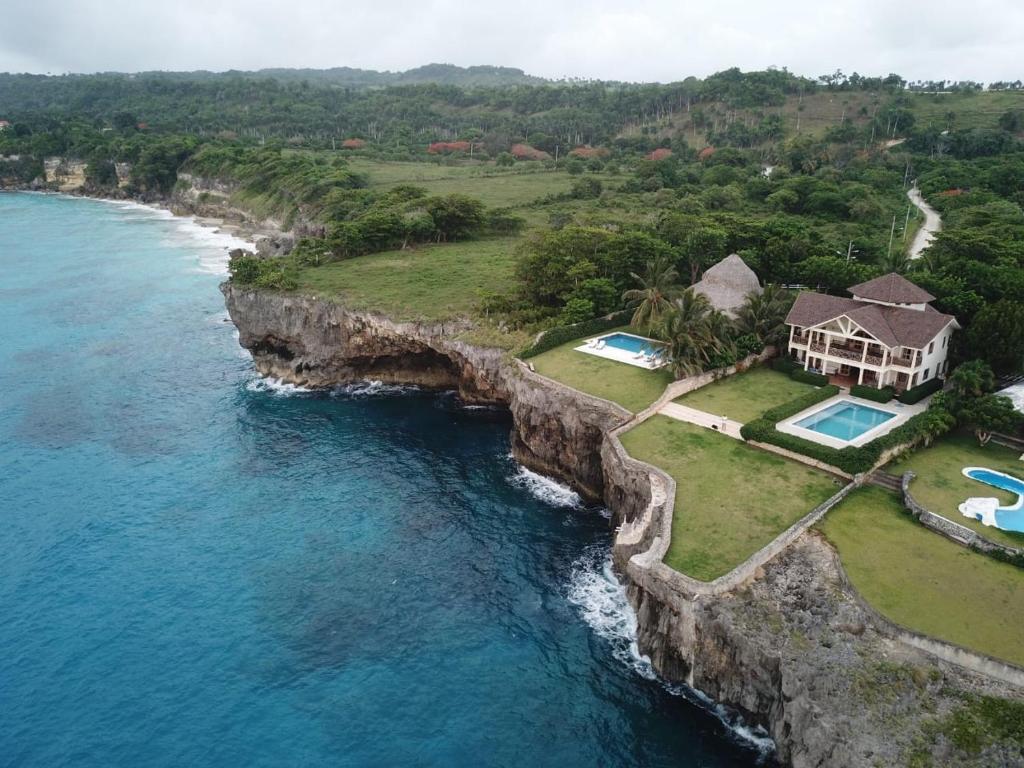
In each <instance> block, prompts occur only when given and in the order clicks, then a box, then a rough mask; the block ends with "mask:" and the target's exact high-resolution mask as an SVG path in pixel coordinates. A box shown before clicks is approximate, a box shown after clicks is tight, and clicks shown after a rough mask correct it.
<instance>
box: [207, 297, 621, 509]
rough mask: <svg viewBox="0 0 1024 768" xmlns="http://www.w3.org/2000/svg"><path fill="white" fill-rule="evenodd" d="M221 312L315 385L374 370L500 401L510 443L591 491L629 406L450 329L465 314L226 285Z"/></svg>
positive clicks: (285, 373)
mask: <svg viewBox="0 0 1024 768" xmlns="http://www.w3.org/2000/svg"><path fill="white" fill-rule="evenodd" d="M223 291H224V297H225V299H226V303H227V308H228V312H229V314H230V315H231V319H232V320H233V321H234V323H235V325H236V326H237V327H238V330H239V341H240V343H241V344H242V346H243V347H245V348H246V349H248V350H249V351H250V352H251V353H252V355H253V360H254V362H255V364H256V369H257V370H258V371H259V372H260V373H262V374H264V375H267V376H274V377H277V378H280V379H282V380H284V381H290V382H293V383H296V384H303V385H308V386H314V387H329V386H334V385H338V384H344V383H349V382H353V381H361V380H365V379H375V380H380V381H384V382H390V383H398V384H416V385H419V386H423V387H428V388H433V389H454V390H456V391H458V393H459V397H460V398H462V399H463V400H464V401H466V402H467V403H476V404H501V405H507V406H508V407H509V409H510V410H511V412H512V417H513V419H514V420H515V424H516V430H515V433H514V435H513V439H512V448H513V453H514V454H515V456H516V458H517V460H519V461H520V462H521V463H523V464H525V465H526V466H529V467H532V468H534V469H536V470H537V471H539V472H543V473H544V474H546V475H550V476H552V477H558V478H561V479H563V480H565V481H567V482H569V483H571V484H572V485H573V486H575V487H576V488H577V489H578V490H580V492H581V493H583V494H584V495H586V496H588V497H589V498H591V499H592V500H599V499H601V498H603V495H604V483H603V472H602V468H601V456H600V445H601V440H602V436H603V435H604V433H605V432H607V431H608V430H610V429H611V428H613V427H614V426H616V425H617V424H619V423H621V422H623V421H624V420H625V419H627V418H628V416H629V414H628V413H627V412H626V411H624V410H622V409H621V408H618V407H616V406H613V405H612V404H610V403H605V402H604V401H601V400H597V399H595V398H590V397H587V396H586V395H582V394H580V393H577V392H574V391H572V390H569V389H566V388H565V387H562V386H559V385H557V384H555V383H554V382H550V381H548V380H547V379H544V378H543V377H541V376H538V375H536V374H533V373H531V372H530V371H529V370H527V369H526V368H525V367H523V366H521V365H519V364H517V363H516V362H515V361H514V360H512V359H511V358H510V357H509V356H508V355H507V354H505V353H503V352H501V351H500V350H495V349H482V348H480V347H475V346H473V345H470V344H466V343H464V342H462V341H459V340H458V339H457V336H458V334H459V333H460V332H462V331H465V330H467V328H468V326H467V325H465V324H464V323H459V322H453V323H396V322H393V321H391V320H389V319H387V318H384V317H380V316H378V315H374V314H371V313H366V312H352V311H349V310H347V309H345V308H344V307H342V306H341V305H339V304H337V303H333V302H329V301H324V300H320V299H315V298H310V297H301V296H292V295H274V294H269V293H266V292H258V291H253V290H247V289H240V288H236V287H234V286H232V285H231V284H229V283H225V284H224V286H223Z"/></svg>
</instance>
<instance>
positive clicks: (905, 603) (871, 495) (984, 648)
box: [820, 488, 1024, 664]
mask: <svg viewBox="0 0 1024 768" xmlns="http://www.w3.org/2000/svg"><path fill="white" fill-rule="evenodd" d="M820 527H821V530H822V531H823V532H824V534H825V535H826V536H827V537H828V539H829V541H831V542H832V543H833V544H834V545H835V547H836V549H838V550H839V554H840V556H841V557H842V561H843V567H844V568H845V569H846V573H847V574H848V575H849V577H850V581H851V582H852V583H853V585H854V587H856V588H857V590H858V591H859V592H860V593H861V595H862V596H863V597H864V598H865V599H866V600H867V601H868V602H869V603H871V605H872V606H874V608H875V609H877V610H878V611H879V612H881V613H882V614H883V615H885V616H886V617H888V618H889V619H891V620H892V621H895V622H896V623H898V624H901V625H903V626H904V627H907V628H908V629H913V630H916V631H918V632H923V633H926V634H929V635H934V636H935V637H938V638H941V639H943V640H948V641H950V642H953V643H958V644H959V645H964V646H967V647H968V648H973V649H974V650H977V651H981V652H982V653H987V654H990V655H992V656H998V657H999V658H1002V659H1006V660H1007V661H1011V662H1013V663H1015V664H1024V633H1022V632H1021V631H1020V617H1021V613H1022V612H1024V570H1022V569H1020V568H1017V567H1016V566H1012V565H1007V564H1006V563H1000V562H997V561H996V560H993V559H992V558H990V557H986V556H985V555H982V554H979V553H977V552H972V551H971V550H969V549H966V548H964V547H961V546H959V545H958V544H954V543H953V542H951V541H949V540H948V539H945V538H943V537H942V536H939V535H937V534H935V533H933V532H932V531H929V530H928V529H927V528H925V527H924V526H922V525H919V524H918V523H917V522H915V521H914V519H913V518H912V517H910V515H908V514H907V513H906V512H904V511H903V509H902V507H901V505H900V503H899V500H898V499H897V498H896V497H895V496H894V495H893V494H891V493H887V492H885V491H883V490H881V489H879V488H862V489H860V490H857V491H854V492H853V493H852V494H850V495H849V496H848V497H847V498H846V499H844V500H843V502H842V503H841V504H840V505H839V506H838V507H836V508H835V509H833V510H832V511H831V512H829V513H828V516H827V517H826V518H825V520H823V521H822V523H821V525H820Z"/></svg>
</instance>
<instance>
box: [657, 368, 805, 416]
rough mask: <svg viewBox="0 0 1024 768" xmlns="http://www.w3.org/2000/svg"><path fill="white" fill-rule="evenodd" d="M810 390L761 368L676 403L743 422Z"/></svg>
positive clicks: (723, 381) (725, 380)
mask: <svg viewBox="0 0 1024 768" xmlns="http://www.w3.org/2000/svg"><path fill="white" fill-rule="evenodd" d="M812 389H814V387H812V386H811V385H810V384H803V383H801V382H799V381H793V379H791V378H789V376H787V375H785V374H784V373H779V372H778V371H773V370H772V369H771V368H769V367H767V366H763V365H762V366H758V367H757V368H752V369H750V370H749V371H744V372H743V373H738V374H736V375H735V376H729V377H728V378H725V379H722V380H721V381H716V382H715V383H714V384H708V385H707V386H706V387H701V388H700V389H695V390H694V391H693V392H690V393H689V394H686V395H683V396H682V397H679V398H676V402H677V403H680V404H681V405H687V406H689V407H690V408H696V409H697V410H700V411H707V412H708V413H713V414H715V415H716V416H728V417H729V418H730V419H732V420H733V421H739V422H741V423H746V422H748V421H752V420H753V419H756V418H758V417H759V416H760V415H761V414H762V413H764V412H765V411H767V410H768V409H769V408H774V407H775V406H776V405H782V403H786V402H789V401H790V400H793V399H794V398H797V397H799V396H800V395H804V394H806V393H808V392H810V391H811V390H812Z"/></svg>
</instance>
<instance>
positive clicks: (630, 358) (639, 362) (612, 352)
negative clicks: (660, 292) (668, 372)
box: [573, 331, 668, 371]
mask: <svg viewBox="0 0 1024 768" xmlns="http://www.w3.org/2000/svg"><path fill="white" fill-rule="evenodd" d="M616 334H617V335H620V336H632V337H633V338H635V339H643V340H644V341H648V342H651V343H653V344H658V343H659V342H657V341H655V340H654V339H649V338H647V337H646V336H637V335H636V334H634V333H625V332H623V331H616V332H615V334H608V333H606V334H602V335H601V336H594V337H593V338H590V339H587V340H586V342H584V343H583V344H581V345H580V346H578V347H573V349H574V350H575V351H576V352H584V353H586V354H588V355H594V356H595V357H603V358H604V359H606V360H614V361H615V362H617V363H625V364H626V365H635V366H636V367H637V368H645V369H647V370H648V371H654V370H657V369H658V368H662V367H664V366H666V365H668V363H667V362H664V361H656V362H650V361H648V360H645V359H644V358H643V356H642V355H638V354H637V353H636V352H629V351H627V350H625V349H619V348H617V347H611V346H604V347H601V348H600V349H597V348H596V347H594V346H592V343H593V342H596V341H599V340H600V339H603V338H605V336H611V335H616Z"/></svg>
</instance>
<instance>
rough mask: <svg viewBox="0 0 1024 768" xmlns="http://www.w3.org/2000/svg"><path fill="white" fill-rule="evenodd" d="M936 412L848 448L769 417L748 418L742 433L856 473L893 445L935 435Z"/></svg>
mask: <svg viewBox="0 0 1024 768" xmlns="http://www.w3.org/2000/svg"><path fill="white" fill-rule="evenodd" d="M932 416H933V414H932V413H931V412H930V410H929V411H925V412H924V413H919V414H917V415H916V416H913V417H912V418H910V419H909V420H908V421H907V422H906V423H905V424H901V425H900V426H898V427H896V429H894V430H892V431H891V432H889V433H888V434H887V435H882V436H881V437H879V438H876V439H874V440H872V441H871V442H870V443H865V444H864V445H861V446H852V445H851V446H847V447H846V448H831V447H829V446H827V445H821V444H820V443H815V442H813V441H811V440H805V439H804V438H802V437H797V436H796V435H788V434H786V433H785V432H779V431H778V430H777V429H776V428H775V424H774V423H772V422H771V421H770V420H769V419H767V418H760V419H755V420H754V421H750V422H747V423H746V424H744V425H743V427H742V428H741V429H740V434H741V435H742V436H743V439H744V440H754V441H756V442H759V443H769V444H770V445H775V446H778V447H779V448H784V449H786V450H787V451H793V452H794V453H800V454H803V455H804V456H809V457H810V458H812V459H816V460H817V461H821V462H824V463H825V464H830V465H832V466H833V467H836V468H837V469H840V470H842V471H843V472H846V473H847V474H850V475H856V474H860V473H862V472H867V471H868V470H870V469H871V468H872V467H874V466H875V464H876V463H877V462H878V460H879V459H880V458H881V457H882V454H883V453H884V452H885V451H887V450H889V449H890V448H895V447H896V446H899V445H907V446H913V445H916V444H917V443H919V442H922V441H924V440H926V439H932V438H935V437H936V436H937V431H936V429H935V421H934V419H933V418H932Z"/></svg>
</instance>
